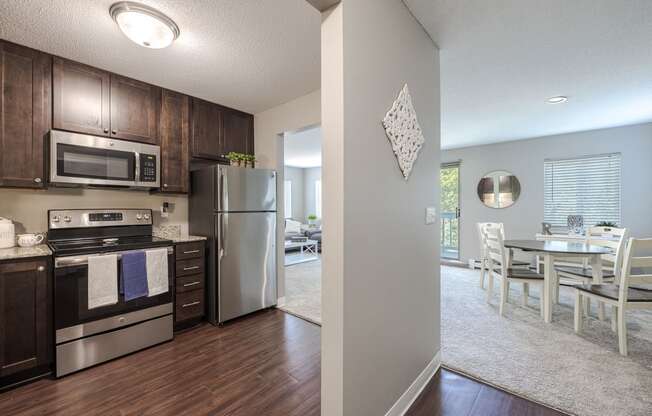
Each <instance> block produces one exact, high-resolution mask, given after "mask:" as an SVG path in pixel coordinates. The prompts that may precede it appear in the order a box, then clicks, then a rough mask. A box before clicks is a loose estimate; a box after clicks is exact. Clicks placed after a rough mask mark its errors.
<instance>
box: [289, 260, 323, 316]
mask: <svg viewBox="0 0 652 416" xmlns="http://www.w3.org/2000/svg"><path fill="white" fill-rule="evenodd" d="M279 308H280V309H281V310H284V311H286V312H288V313H291V314H292V315H295V316H298V317H299V318H302V319H305V320H307V321H310V322H312V323H315V324H317V325H321V255H320V259H319V260H317V261H311V262H308V263H299V264H294V265H291V266H287V267H285V303H284V304H283V305H281V306H279Z"/></svg>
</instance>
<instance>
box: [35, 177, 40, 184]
mask: <svg viewBox="0 0 652 416" xmlns="http://www.w3.org/2000/svg"><path fill="white" fill-rule="evenodd" d="M41 180H42V179H41V178H34V182H35V183H41Z"/></svg>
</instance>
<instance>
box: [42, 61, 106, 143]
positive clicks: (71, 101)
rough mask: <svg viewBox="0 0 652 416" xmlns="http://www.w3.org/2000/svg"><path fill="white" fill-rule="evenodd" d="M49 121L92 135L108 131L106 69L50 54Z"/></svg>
mask: <svg viewBox="0 0 652 416" xmlns="http://www.w3.org/2000/svg"><path fill="white" fill-rule="evenodd" d="M52 72H53V74H52V75H53V87H52V88H53V97H54V102H53V108H52V125H53V127H54V128H55V129H61V130H69V131H74V132H77V133H86V134H93V135H96V136H108V135H109V111H110V110H109V103H110V98H109V94H110V82H111V76H110V75H109V73H108V72H105V71H102V70H100V69H97V68H93V67H90V66H87V65H83V64H80V63H77V62H72V61H68V60H65V59H61V58H57V57H55V58H54V63H53V66H52Z"/></svg>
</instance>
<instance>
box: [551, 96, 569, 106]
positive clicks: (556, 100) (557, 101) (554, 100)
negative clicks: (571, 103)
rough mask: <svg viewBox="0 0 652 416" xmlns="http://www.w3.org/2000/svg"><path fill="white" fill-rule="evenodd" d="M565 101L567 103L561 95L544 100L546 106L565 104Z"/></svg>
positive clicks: (565, 98)
mask: <svg viewBox="0 0 652 416" xmlns="http://www.w3.org/2000/svg"><path fill="white" fill-rule="evenodd" d="M566 101H568V97H565V96H563V95H557V96H555V97H550V98H548V99H546V102H547V103H548V104H561V103H565V102H566Z"/></svg>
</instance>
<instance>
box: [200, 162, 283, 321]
mask: <svg viewBox="0 0 652 416" xmlns="http://www.w3.org/2000/svg"><path fill="white" fill-rule="evenodd" d="M191 181H192V182H191V196H190V202H189V217H190V226H189V231H190V233H191V234H194V235H201V236H206V237H208V248H209V256H208V271H207V276H206V280H207V282H206V289H207V290H206V292H207V296H208V299H207V306H208V310H207V314H208V319H209V321H210V322H211V323H212V324H214V325H217V324H220V323H223V322H225V321H228V320H230V319H233V318H237V317H238V316H242V315H246V314H248V313H251V312H254V311H257V310H260V309H265V308H268V307H271V306H274V305H276V298H277V292H276V172H275V171H273V170H268V169H251V168H240V167H233V166H220V165H214V166H210V167H206V168H202V169H200V170H195V171H193V172H191Z"/></svg>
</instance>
